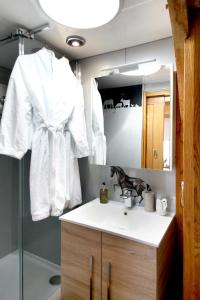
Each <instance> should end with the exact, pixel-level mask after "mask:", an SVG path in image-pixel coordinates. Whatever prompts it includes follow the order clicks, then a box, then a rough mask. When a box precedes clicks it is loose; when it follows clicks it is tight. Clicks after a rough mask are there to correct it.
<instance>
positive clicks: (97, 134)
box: [89, 79, 107, 165]
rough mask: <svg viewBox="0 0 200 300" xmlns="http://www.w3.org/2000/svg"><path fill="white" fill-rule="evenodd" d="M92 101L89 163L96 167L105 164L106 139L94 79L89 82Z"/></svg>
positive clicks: (99, 98)
mask: <svg viewBox="0 0 200 300" xmlns="http://www.w3.org/2000/svg"><path fill="white" fill-rule="evenodd" d="M91 101H92V155H91V156H90V159H89V161H90V163H92V164H97V165H105V164H106V151H107V150H106V149H107V147H106V137H105V135H104V116H103V107H102V99H101V95H100V93H99V91H98V88H97V84H96V81H95V79H92V81H91Z"/></svg>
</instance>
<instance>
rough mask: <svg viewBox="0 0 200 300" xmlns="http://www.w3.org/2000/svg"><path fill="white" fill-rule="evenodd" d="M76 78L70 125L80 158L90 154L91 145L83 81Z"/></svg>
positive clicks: (75, 149) (77, 155)
mask: <svg viewBox="0 0 200 300" xmlns="http://www.w3.org/2000/svg"><path fill="white" fill-rule="evenodd" d="M75 80H76V84H75V99H74V102H75V103H74V108H73V111H72V116H71V118H70V121H69V124H68V127H69V131H70V132H71V135H72V138H73V142H74V147H73V148H74V156H75V157H77V158H80V157H85V156H88V155H89V147H88V141H87V133H86V124H85V113H84V98H83V89H82V85H81V83H80V82H79V81H78V80H77V79H75Z"/></svg>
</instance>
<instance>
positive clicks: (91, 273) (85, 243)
mask: <svg viewBox="0 0 200 300" xmlns="http://www.w3.org/2000/svg"><path fill="white" fill-rule="evenodd" d="M61 249H62V251H61V252H62V253H61V278H62V280H61V299H62V300H101V232H99V231H95V230H91V229H88V228H85V227H81V226H78V225H74V224H70V223H67V222H62V248H61Z"/></svg>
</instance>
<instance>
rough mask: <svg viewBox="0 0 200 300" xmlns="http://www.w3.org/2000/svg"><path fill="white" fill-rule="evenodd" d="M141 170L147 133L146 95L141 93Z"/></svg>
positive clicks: (143, 164) (143, 163)
mask: <svg viewBox="0 0 200 300" xmlns="http://www.w3.org/2000/svg"><path fill="white" fill-rule="evenodd" d="M142 108H143V109H142V162H141V165H142V168H145V166H146V155H145V152H146V139H147V136H146V133H147V130H146V129H147V122H146V114H147V93H146V92H144V93H143V99H142Z"/></svg>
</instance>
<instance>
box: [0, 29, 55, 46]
mask: <svg viewBox="0 0 200 300" xmlns="http://www.w3.org/2000/svg"><path fill="white" fill-rule="evenodd" d="M48 29H50V25H49V24H44V25H41V26H39V27H36V28H34V29H32V30H28V29H26V28H17V29H16V31H15V32H14V33H13V32H11V34H9V35H7V36H2V37H1V38H0V44H1V45H2V44H3V45H4V44H7V43H10V42H13V41H16V40H18V39H19V38H20V37H21V38H26V39H34V37H35V34H38V33H41V32H42V31H46V30H48Z"/></svg>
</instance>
